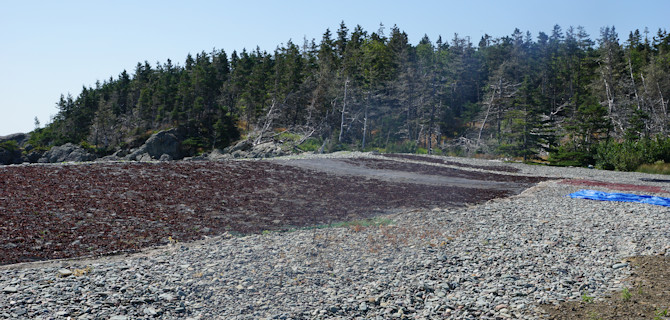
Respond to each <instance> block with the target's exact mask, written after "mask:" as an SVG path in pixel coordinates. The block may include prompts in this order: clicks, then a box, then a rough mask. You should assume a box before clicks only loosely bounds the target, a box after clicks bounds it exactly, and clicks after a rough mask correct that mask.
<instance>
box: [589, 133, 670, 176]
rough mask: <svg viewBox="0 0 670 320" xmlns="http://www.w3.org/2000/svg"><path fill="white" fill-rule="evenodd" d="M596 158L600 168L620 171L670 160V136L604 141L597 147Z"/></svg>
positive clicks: (632, 169)
mask: <svg viewBox="0 0 670 320" xmlns="http://www.w3.org/2000/svg"><path fill="white" fill-rule="evenodd" d="M595 160H596V166H597V167H598V168H601V169H608V170H618V171H634V170H636V169H638V168H639V167H640V166H642V165H645V164H647V165H648V164H653V163H656V162H657V161H663V162H664V161H670V138H663V137H661V136H657V137H656V138H654V139H651V138H641V139H638V140H626V141H622V142H613V141H608V142H602V143H600V144H599V145H598V147H597V148H596V154H595Z"/></svg>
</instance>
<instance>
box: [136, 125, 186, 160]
mask: <svg viewBox="0 0 670 320" xmlns="http://www.w3.org/2000/svg"><path fill="white" fill-rule="evenodd" d="M180 158H181V157H180V153H179V139H178V138H177V135H176V134H175V130H167V131H160V132H157V133H154V134H153V135H151V137H149V139H147V141H146V142H145V143H144V144H143V145H142V146H141V147H139V148H137V149H136V150H133V152H131V153H130V154H128V155H127V156H126V157H125V159H126V160H131V161H153V160H159V159H160V160H161V161H169V160H173V159H180Z"/></svg>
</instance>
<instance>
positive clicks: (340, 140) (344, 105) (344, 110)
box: [338, 77, 349, 143]
mask: <svg viewBox="0 0 670 320" xmlns="http://www.w3.org/2000/svg"><path fill="white" fill-rule="evenodd" d="M348 84H349V78H348V77H347V79H346V80H345V81H344V100H343V101H342V119H341V120H340V136H339V138H338V141H339V142H340V143H341V142H342V132H344V114H345V112H346V111H347V85H348Z"/></svg>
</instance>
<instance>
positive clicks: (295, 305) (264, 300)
mask: <svg viewBox="0 0 670 320" xmlns="http://www.w3.org/2000/svg"><path fill="white" fill-rule="evenodd" d="M347 156H351V155H347ZM368 157H372V156H368ZM448 159H449V160H450V161H454V162H458V163H463V164H468V165H471V166H473V167H472V168H471V170H472V171H473V172H481V171H486V169H485V168H484V169H481V168H476V167H474V166H475V165H476V166H484V167H486V166H496V165H497V166H499V165H500V162H492V161H485V160H477V159H460V158H448ZM408 161H409V160H408ZM506 165H507V164H506ZM445 166H446V165H445ZM510 166H513V167H515V168H518V169H519V170H520V171H519V172H518V173H509V174H510V175H528V176H543V177H552V178H566V179H582V180H596V181H601V182H608V183H612V184H615V183H619V184H621V183H626V184H631V185H633V184H635V185H644V186H655V187H661V188H666V189H667V187H668V185H667V183H664V182H654V181H650V180H649V179H653V178H654V176H653V175H646V174H640V173H621V172H608V171H598V170H588V169H580V168H553V167H540V166H528V165H522V164H510ZM446 167H448V166H446ZM641 179H646V180H644V181H643V180H641ZM580 188H584V187H583V186H579V185H571V184H569V183H563V182H561V181H560V180H553V181H545V182H541V183H539V184H538V185H536V186H535V187H532V188H530V189H528V190H526V191H524V192H523V193H521V194H519V195H516V196H512V197H509V198H502V199H495V200H491V201H488V202H486V203H483V204H479V205H473V206H469V207H465V208H452V207H446V208H435V209H432V210H412V211H409V212H401V213H396V214H392V215H388V216H384V219H390V220H391V221H392V223H378V224H374V223H373V224H372V225H363V224H354V225H349V226H346V227H335V228H323V229H306V230H297V231H293V232H270V233H263V234H257V235H250V236H244V237H235V236H232V235H230V234H223V235H221V236H215V237H211V238H208V239H206V240H202V241H197V242H192V243H181V242H174V243H171V244H169V245H167V246H165V247H161V248H157V249H152V250H146V251H143V252H140V253H137V254H131V255H118V256H112V257H106V258H99V259H73V260H59V261H49V262H39V263H26V264H17V265H7V266H2V267H0V290H1V291H0V318H7V319H22V318H23V319H58V318H62V319H65V318H67V317H71V318H72V319H98V318H103V319H117V320H120V319H140V318H142V319H148V318H162V319H184V318H191V319H403V318H407V319H506V318H520V319H538V318H543V317H545V313H544V311H543V309H542V308H540V306H541V305H542V304H556V303H559V302H562V301H566V300H575V299H579V297H580V296H581V295H582V294H583V293H585V292H586V293H588V294H589V295H590V296H594V297H596V299H598V297H601V296H603V295H604V294H606V293H608V292H610V291H612V290H616V289H620V288H621V287H622V286H624V285H625V279H626V277H627V276H629V275H630V267H629V265H628V264H627V262H626V261H625V259H626V258H627V257H630V256H636V255H657V254H665V255H667V254H668V252H667V246H668V245H669V244H670V233H669V232H668V230H670V219H668V214H670V210H668V209H667V208H663V207H656V206H651V205H644V204H637V203H618V202H597V201H590V200H577V199H571V198H568V197H566V195H567V194H569V193H571V192H574V191H576V190H579V189H580ZM599 188H600V189H601V190H605V191H607V190H608V189H607V188H603V187H599ZM660 196H664V195H663V194H660ZM664 250H666V251H664Z"/></svg>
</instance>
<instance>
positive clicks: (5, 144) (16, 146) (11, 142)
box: [0, 140, 20, 152]
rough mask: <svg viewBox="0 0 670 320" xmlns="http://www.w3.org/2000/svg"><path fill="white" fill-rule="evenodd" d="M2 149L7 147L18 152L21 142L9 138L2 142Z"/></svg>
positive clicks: (8, 149)
mask: <svg viewBox="0 0 670 320" xmlns="http://www.w3.org/2000/svg"><path fill="white" fill-rule="evenodd" d="M0 149H5V150H7V151H10V152H16V151H19V150H20V148H19V144H18V143H17V142H16V141H14V140H7V141H5V142H2V143H0Z"/></svg>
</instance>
